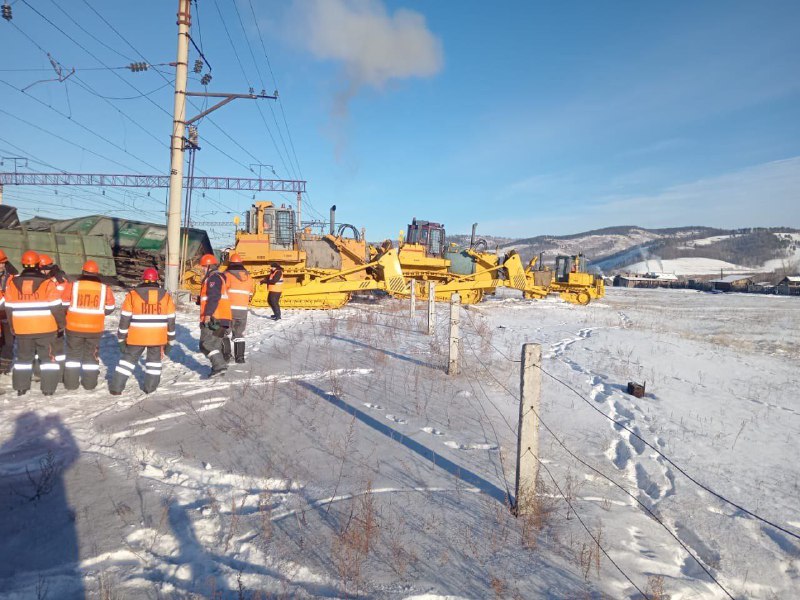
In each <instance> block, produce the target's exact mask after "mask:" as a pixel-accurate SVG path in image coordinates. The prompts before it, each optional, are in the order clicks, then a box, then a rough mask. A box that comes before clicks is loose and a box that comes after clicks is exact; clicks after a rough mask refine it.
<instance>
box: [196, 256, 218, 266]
mask: <svg viewBox="0 0 800 600" xmlns="http://www.w3.org/2000/svg"><path fill="white" fill-rule="evenodd" d="M216 264H219V261H217V257H216V256H214V255H213V254H203V258H201V259H200V265H201V266H203V267H207V266H208V265H216Z"/></svg>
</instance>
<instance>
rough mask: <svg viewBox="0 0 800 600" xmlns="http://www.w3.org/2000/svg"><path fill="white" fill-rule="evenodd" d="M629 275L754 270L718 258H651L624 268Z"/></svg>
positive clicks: (728, 272) (708, 273)
mask: <svg viewBox="0 0 800 600" xmlns="http://www.w3.org/2000/svg"><path fill="white" fill-rule="evenodd" d="M624 271H626V272H628V273H641V274H644V273H653V272H655V273H672V274H674V275H679V276H687V275H719V274H720V273H722V272H724V274H725V275H733V274H739V273H752V272H753V271H754V269H750V268H748V267H743V266H741V265H734V264H733V263H729V262H725V261H724V260H717V259H716V258H701V257H685V258H672V259H666V260H661V259H660V258H651V259H649V260H643V261H639V262H637V263H634V264H632V265H628V266H626V267H624Z"/></svg>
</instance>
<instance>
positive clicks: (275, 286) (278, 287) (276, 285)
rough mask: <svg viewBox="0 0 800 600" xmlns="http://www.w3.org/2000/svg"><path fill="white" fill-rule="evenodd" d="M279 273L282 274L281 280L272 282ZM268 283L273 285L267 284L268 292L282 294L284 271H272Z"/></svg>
mask: <svg viewBox="0 0 800 600" xmlns="http://www.w3.org/2000/svg"><path fill="white" fill-rule="evenodd" d="M278 272H280V274H281V276H280V279H278V280H277V281H272V278H273V277H274V276H275V274H276V273H278ZM268 281H270V282H272V283H269V284H267V291H268V292H282V291H283V269H272V270H271V271H270V272H269V279H268Z"/></svg>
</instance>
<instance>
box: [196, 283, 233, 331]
mask: <svg viewBox="0 0 800 600" xmlns="http://www.w3.org/2000/svg"><path fill="white" fill-rule="evenodd" d="M212 277H214V278H215V279H216V280H217V281H219V285H220V286H221V289H220V298H219V302H218V303H217V307H216V309H215V310H214V314H213V315H207V314H206V304H207V303H208V282H209V280H210V279H211V278H212ZM226 279H227V278H226V277H225V276H224V275H223V274H222V273H220V272H218V271H217V272H215V273H212V274H211V275H209V276H208V277H206V278H205V280H204V281H203V287H202V288H201V289H200V319H201V320H202V319H203V317H214V318H215V319H217V320H219V321H230V320H231V319H233V313H232V312H231V302H230V299H229V298H228V284H227V281H226Z"/></svg>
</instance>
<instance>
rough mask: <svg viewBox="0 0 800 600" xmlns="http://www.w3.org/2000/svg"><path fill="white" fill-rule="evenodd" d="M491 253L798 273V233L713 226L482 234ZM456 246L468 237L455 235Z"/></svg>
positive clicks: (679, 268) (625, 266) (613, 266)
mask: <svg viewBox="0 0 800 600" xmlns="http://www.w3.org/2000/svg"><path fill="white" fill-rule="evenodd" d="M483 237H484V239H486V240H487V242H488V247H489V248H490V249H495V248H496V249H497V250H498V251H501V252H504V251H507V250H511V249H514V250H516V251H517V252H519V253H520V254H521V255H522V258H523V260H525V261H527V260H529V259H530V258H532V257H534V256H538V255H539V254H541V255H542V258H543V260H544V262H545V264H551V263H552V262H553V259H554V257H555V256H557V255H559V254H567V255H573V254H578V253H583V254H584V255H586V257H587V258H588V259H589V261H590V264H591V265H592V267H593V268H594V269H595V270H596V271H598V272H601V273H605V274H611V273H615V272H620V271H630V272H647V271H658V272H664V273H674V274H676V275H707V274H714V273H719V271H720V269H721V270H723V271H725V272H728V273H733V272H760V273H770V272H774V273H775V274H776V277H777V276H780V277H782V276H784V275H787V274H796V273H797V272H799V271H800V232H798V231H797V230H793V229H790V228H786V229H770V230H766V229H743V230H735V231H731V230H721V229H713V228H710V227H678V228H669V229H645V228H642V227H635V226H622V227H609V228H605V229H598V230H593V231H587V232H584V233H579V234H574V235H566V236H538V237H533V238H524V239H517V240H510V239H509V238H503V237H493V236H483ZM450 239H451V240H454V241H456V242H457V243H464V241H465V240H467V241H468V239H469V236H452V237H451V238H450Z"/></svg>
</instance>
